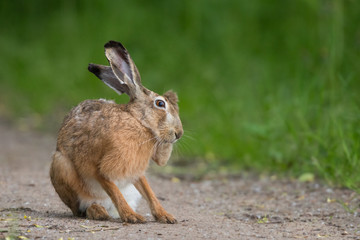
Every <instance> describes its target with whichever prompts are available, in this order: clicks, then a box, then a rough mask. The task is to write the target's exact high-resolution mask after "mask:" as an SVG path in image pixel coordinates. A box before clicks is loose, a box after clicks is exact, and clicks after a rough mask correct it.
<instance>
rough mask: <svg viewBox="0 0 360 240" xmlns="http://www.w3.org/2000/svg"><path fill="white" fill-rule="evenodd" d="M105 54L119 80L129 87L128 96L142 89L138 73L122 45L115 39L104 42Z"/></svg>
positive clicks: (134, 95)
mask: <svg viewBox="0 0 360 240" xmlns="http://www.w3.org/2000/svg"><path fill="white" fill-rule="evenodd" d="M104 47H105V55H106V58H107V59H108V61H109V63H110V66H111V69H112V71H113V73H114V74H115V76H116V77H117V78H118V79H119V81H121V82H123V83H124V84H126V85H127V86H128V88H129V92H128V94H129V96H130V97H131V98H134V97H136V95H138V94H139V92H140V91H141V89H142V85H141V80H140V74H139V71H138V70H137V68H136V66H135V63H134V62H133V60H132V59H131V57H130V55H129V53H128V52H127V50H126V49H125V48H124V46H123V45H122V44H121V43H119V42H115V41H110V42H108V43H106V44H105V46H104Z"/></svg>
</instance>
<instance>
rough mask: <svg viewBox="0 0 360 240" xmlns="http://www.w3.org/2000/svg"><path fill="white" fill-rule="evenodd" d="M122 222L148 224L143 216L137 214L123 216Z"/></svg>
mask: <svg viewBox="0 0 360 240" xmlns="http://www.w3.org/2000/svg"><path fill="white" fill-rule="evenodd" d="M121 220H122V221H123V222H127V223H145V222H146V220H145V218H144V217H143V216H141V215H139V214H137V213H135V212H132V213H128V214H123V215H122V216H121Z"/></svg>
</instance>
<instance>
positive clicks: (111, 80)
mask: <svg viewBox="0 0 360 240" xmlns="http://www.w3.org/2000/svg"><path fill="white" fill-rule="evenodd" d="M88 70H89V71H90V72H92V73H93V74H95V75H96V76H97V77H98V78H100V80H101V81H103V82H104V83H105V84H106V85H108V86H109V87H110V88H112V89H113V90H115V92H117V93H118V94H119V95H121V94H123V93H126V94H128V95H129V87H128V86H127V85H126V84H125V83H124V82H123V81H121V80H119V79H118V78H117V77H116V76H115V74H114V73H113V71H112V69H111V67H109V66H104V65H98V64H93V63H90V64H89V67H88Z"/></svg>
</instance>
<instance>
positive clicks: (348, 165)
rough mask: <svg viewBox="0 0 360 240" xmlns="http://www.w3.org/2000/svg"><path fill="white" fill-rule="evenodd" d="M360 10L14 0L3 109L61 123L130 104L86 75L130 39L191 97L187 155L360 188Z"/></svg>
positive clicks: (182, 150)
mask: <svg viewBox="0 0 360 240" xmlns="http://www.w3.org/2000/svg"><path fill="white" fill-rule="evenodd" d="M359 11H360V2H358V1H356V0H344V1H341V0H333V1H331V0H324V1H320V0H319V1H311V0H297V1H287V0H279V1H270V0H264V1H260V0H253V1H245V0H244V1H236V0H233V1H230V0H227V1H215V0H198V1H192V0H186V1H166V0H163V1H160V0H159V1H145V0H143V1H100V0H99V1H91V3H89V2H88V1H70V0H68V1H61V2H49V1H39V0H35V1H26V0H23V1H1V3H0V66H1V70H0V81H1V89H0V110H1V111H2V114H3V115H7V116H10V117H12V118H14V119H15V120H16V121H21V122H22V124H24V122H25V124H27V123H28V124H30V125H31V124H32V125H34V126H35V127H44V126H47V128H49V127H50V128H51V129H56V128H57V127H55V126H58V125H59V123H60V122H61V120H62V117H63V115H64V114H65V113H66V111H68V110H69V109H70V107H71V106H73V105H76V104H77V103H78V102H80V101H82V100H84V99H87V98H100V97H102V98H104V97H106V98H110V99H116V100H117V101H118V102H126V101H127V98H126V97H124V96H121V97H118V96H117V95H116V93H114V92H112V90H111V89H108V88H107V87H106V86H105V85H103V84H102V83H101V82H100V81H98V80H97V79H96V78H95V77H94V76H92V75H91V74H90V73H89V72H87V69H86V68H87V64H88V63H89V62H94V63H103V64H105V63H106V59H105V57H104V54H103V48H102V46H103V44H104V43H105V42H106V41H108V40H110V39H112V40H118V41H121V42H123V43H124V45H125V46H126V47H127V48H128V50H129V52H130V53H131V55H132V57H133V59H134V60H135V62H136V64H137V66H138V68H139V69H140V72H141V74H142V79H143V84H144V85H145V86H147V87H148V88H150V89H152V90H154V91H156V92H159V93H162V92H164V91H166V90H167V89H170V88H172V89H174V90H175V91H177V92H178V94H179V97H180V100H181V102H180V108H181V117H182V120H183V123H184V128H185V132H186V135H187V137H186V136H185V138H184V139H183V140H182V142H181V143H180V144H179V146H178V152H179V153H178V156H180V157H182V158H183V159H188V160H186V161H190V162H191V161H194V160H193V159H201V160H197V161H203V162H204V163H205V164H209V165H211V166H213V165H215V166H217V165H218V164H227V165H229V166H232V167H235V168H238V169H250V170H253V171H266V172H275V173H285V174H289V175H292V176H300V175H301V174H303V173H307V172H310V173H314V174H315V175H316V176H318V177H320V178H322V179H325V180H327V181H328V182H329V183H332V184H335V185H340V186H347V187H350V188H353V189H359V188H360V174H359V169H360V159H359V154H360V128H359V123H360V97H359V96H360V81H359V79H360V68H359V63H360V28H359V27H358V23H359V22H360V15H359ZM19 119H20V120H19Z"/></svg>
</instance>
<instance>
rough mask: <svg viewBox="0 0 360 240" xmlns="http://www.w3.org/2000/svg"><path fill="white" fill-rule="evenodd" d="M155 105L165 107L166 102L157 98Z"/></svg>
mask: <svg viewBox="0 0 360 240" xmlns="http://www.w3.org/2000/svg"><path fill="white" fill-rule="evenodd" d="M155 105H156V106H157V107H159V108H165V102H164V101H163V100H160V99H157V100H155Z"/></svg>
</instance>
